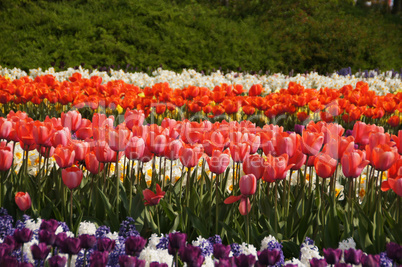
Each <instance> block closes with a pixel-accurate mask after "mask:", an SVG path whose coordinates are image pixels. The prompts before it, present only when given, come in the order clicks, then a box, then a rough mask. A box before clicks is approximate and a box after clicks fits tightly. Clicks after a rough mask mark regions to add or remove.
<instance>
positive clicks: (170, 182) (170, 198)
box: [169, 160, 181, 204]
mask: <svg viewBox="0 0 402 267" xmlns="http://www.w3.org/2000/svg"><path fill="white" fill-rule="evenodd" d="M172 176H173V160H170V176H169V204H170V203H172V190H173V188H172V182H173V177H172ZM180 197H181V196H180Z"/></svg>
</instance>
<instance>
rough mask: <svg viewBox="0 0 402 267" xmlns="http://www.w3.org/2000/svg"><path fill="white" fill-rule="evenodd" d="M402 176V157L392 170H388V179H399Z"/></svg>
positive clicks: (393, 165)
mask: <svg viewBox="0 0 402 267" xmlns="http://www.w3.org/2000/svg"><path fill="white" fill-rule="evenodd" d="M401 176H402V158H401V156H399V157H398V159H397V160H396V161H395V163H394V164H392V166H391V168H389V169H388V178H393V179H395V178H397V177H401Z"/></svg>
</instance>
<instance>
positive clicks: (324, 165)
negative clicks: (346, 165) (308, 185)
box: [314, 153, 338, 179]
mask: <svg viewBox="0 0 402 267" xmlns="http://www.w3.org/2000/svg"><path fill="white" fill-rule="evenodd" d="M337 165H338V161H337V160H336V159H333V158H332V157H331V156H330V155H328V154H326V153H320V154H318V155H317V156H316V158H315V160H314V167H315V171H316V173H317V174H318V176H320V177H321V178H323V179H326V178H328V177H331V176H332V175H333V174H334V172H335V169H336V166H337Z"/></svg>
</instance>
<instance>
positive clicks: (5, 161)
mask: <svg viewBox="0 0 402 267" xmlns="http://www.w3.org/2000/svg"><path fill="white" fill-rule="evenodd" d="M13 156H14V154H13V147H12V144H11V143H9V144H8V145H7V142H6V141H3V142H1V143H0V171H8V170H9V169H10V168H11V164H12V162H13Z"/></svg>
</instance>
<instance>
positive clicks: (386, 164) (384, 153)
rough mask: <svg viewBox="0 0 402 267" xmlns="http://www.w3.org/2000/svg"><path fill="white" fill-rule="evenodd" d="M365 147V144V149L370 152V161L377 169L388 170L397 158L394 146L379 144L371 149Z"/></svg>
mask: <svg viewBox="0 0 402 267" xmlns="http://www.w3.org/2000/svg"><path fill="white" fill-rule="evenodd" d="M367 148H368V146H366V151H367V153H368V154H370V157H369V160H370V163H371V165H372V166H373V167H374V168H375V169H376V170H378V171H386V170H388V169H389V168H391V166H392V165H393V164H394V163H395V161H396V160H397V159H398V158H399V155H398V152H397V148H396V147H390V146H389V145H386V144H381V145H378V146H376V147H375V148H374V149H373V150H370V149H367Z"/></svg>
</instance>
